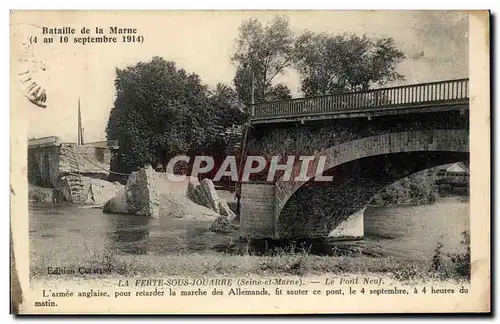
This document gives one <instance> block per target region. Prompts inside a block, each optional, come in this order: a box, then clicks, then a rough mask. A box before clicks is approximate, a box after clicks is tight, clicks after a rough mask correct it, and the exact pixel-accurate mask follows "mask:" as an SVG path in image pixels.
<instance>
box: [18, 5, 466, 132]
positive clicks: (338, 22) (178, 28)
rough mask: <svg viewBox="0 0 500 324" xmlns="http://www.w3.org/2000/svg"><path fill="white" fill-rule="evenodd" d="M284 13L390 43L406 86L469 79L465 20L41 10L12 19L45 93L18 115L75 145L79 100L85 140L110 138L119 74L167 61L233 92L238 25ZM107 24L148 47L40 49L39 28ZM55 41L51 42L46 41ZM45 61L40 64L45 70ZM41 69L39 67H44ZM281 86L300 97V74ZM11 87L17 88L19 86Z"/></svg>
mask: <svg viewBox="0 0 500 324" xmlns="http://www.w3.org/2000/svg"><path fill="white" fill-rule="evenodd" d="M277 14H280V15H286V16H287V17H288V19H289V22H290V25H291V27H292V29H293V31H294V32H295V33H296V34H300V33H302V32H303V31H305V30H310V31H314V32H326V33H329V34H332V35H335V34H339V33H343V32H352V33H356V34H358V35H363V34H366V35H367V36H372V37H392V38H394V40H395V43H396V45H397V46H398V47H399V48H400V49H401V50H402V51H403V52H404V53H405V54H406V56H407V59H406V60H404V61H403V62H402V63H401V64H399V66H398V68H397V70H398V72H399V73H401V74H403V75H404V76H405V78H406V80H405V81H404V82H402V83H401V84H412V83H420V82H430V81H438V80H446V79H455V78H464V77H468V50H469V49H468V19H467V15H466V14H464V13H461V12H451V11H441V12H436V11H363V12H359V11H282V12H276V11H183V12H180V11H149V12H132V11H129V12H91V11H89V12H83V11H82V12H58V13H54V12H52V13H51V12H37V13H34V12H32V13H29V12H28V13H19V15H13V17H12V18H11V48H12V56H11V62H12V64H11V65H12V69H11V70H12V75H14V74H15V73H16V71H18V70H21V69H23V68H22V66H20V64H18V62H17V61H16V58H17V57H18V56H19V53H20V52H19V50H16V48H17V49H18V48H19V44H20V43H21V42H22V41H26V39H29V36H38V40H39V41H38V42H37V43H36V44H32V46H31V49H30V51H31V52H30V53H32V56H33V58H34V60H35V61H36V64H38V65H42V66H43V67H44V69H40V68H34V69H33V78H34V79H35V80H37V83H39V84H41V85H42V86H43V87H44V88H45V89H46V91H47V95H48V99H47V107H46V108H40V107H37V106H35V105H33V104H31V103H29V101H28V100H25V98H24V97H23V94H22V90H20V89H17V90H18V91H16V89H13V90H12V93H13V94H15V95H14V97H13V100H12V105H13V107H12V109H23V113H24V112H25V115H26V116H27V118H28V120H29V123H28V129H27V134H28V136H29V137H42V136H52V135H57V136H60V137H61V138H62V139H63V140H64V141H68V142H76V138H77V103H78V98H80V104H81V111H82V122H83V127H84V138H85V141H86V142H91V141H100V140H104V139H105V138H106V135H105V128H106V124H107V121H108V117H109V111H110V109H111V108H112V107H113V102H114V98H115V88H114V83H113V82H114V78H115V71H116V68H125V67H127V66H130V65H134V64H136V63H138V62H140V61H149V60H151V59H152V57H153V56H161V57H163V58H165V59H166V60H172V61H175V62H176V63H177V65H178V67H181V68H184V69H185V70H186V71H188V72H195V73H197V74H198V75H199V76H200V77H201V80H202V81H203V83H205V84H207V85H208V86H210V87H214V86H215V85H216V84H217V83H218V82H222V83H225V84H232V79H233V76H234V71H235V67H234V66H233V65H232V63H231V62H230V57H231V55H232V53H233V52H234V49H235V45H234V40H235V38H236V37H237V35H238V27H239V26H240V24H241V23H242V22H243V21H244V20H247V19H249V18H257V19H259V20H261V21H262V22H263V23H266V22H268V21H269V20H271V19H272V18H273V17H274V16H275V15H277ZM110 26H118V27H124V28H137V35H142V36H144V42H143V43H142V44H134V43H119V44H88V45H81V44H73V43H71V37H73V35H72V36H70V41H69V42H68V43H60V42H59V35H56V36H54V39H55V42H54V43H53V44H43V42H42V41H41V40H42V39H43V37H44V35H42V28H43V27H48V28H54V27H57V28H61V27H73V28H75V29H76V33H77V34H76V35H74V36H77V37H78V36H81V35H79V32H80V30H81V29H82V27H87V28H89V29H91V31H92V34H91V36H95V32H94V31H95V27H102V28H103V29H104V31H105V33H108V30H109V27H110ZM47 36H50V35H45V37H47ZM40 62H42V63H40ZM38 65H37V66H38ZM276 82H284V83H286V84H287V85H288V86H289V87H290V88H291V89H292V93H293V95H294V96H295V97H298V96H300V90H299V89H300V79H299V76H298V75H297V73H296V72H294V71H293V70H289V71H287V72H286V73H285V74H284V75H282V76H280V77H279V78H278V79H276ZM12 85H13V87H17V88H19V87H18V86H17V84H16V83H15V82H13V83H12Z"/></svg>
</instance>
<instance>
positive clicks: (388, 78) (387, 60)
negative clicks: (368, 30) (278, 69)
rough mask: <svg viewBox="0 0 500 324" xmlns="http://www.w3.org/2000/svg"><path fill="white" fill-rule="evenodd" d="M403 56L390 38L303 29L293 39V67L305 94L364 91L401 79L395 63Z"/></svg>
mask: <svg viewBox="0 0 500 324" xmlns="http://www.w3.org/2000/svg"><path fill="white" fill-rule="evenodd" d="M404 58H405V55H404V53H403V52H401V51H400V50H399V49H398V48H397V47H396V45H395V43H394V40H393V39H392V38H369V37H366V36H364V35H363V36H362V37H359V36H357V35H353V34H342V35H337V36H331V35H327V34H324V33H321V34H315V33H312V32H309V31H306V32H305V33H303V34H302V35H301V36H300V37H298V38H297V40H296V42H295V66H296V68H297V70H298V71H299V74H300V76H301V83H302V84H301V89H302V91H303V92H304V94H305V95H306V96H314V95H325V94H331V93H337V92H342V91H357V90H367V89H369V88H371V87H373V86H375V85H383V84H386V83H388V82H392V81H397V80H403V79H404V77H403V76H402V75H400V74H399V73H397V72H396V66H397V64H399V63H400V62H401V61H402V60H403V59H404Z"/></svg>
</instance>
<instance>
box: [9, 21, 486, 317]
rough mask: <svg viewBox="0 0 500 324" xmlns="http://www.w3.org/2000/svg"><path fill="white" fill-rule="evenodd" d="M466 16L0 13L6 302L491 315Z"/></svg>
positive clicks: (52, 309) (73, 307) (55, 306)
mask: <svg viewBox="0 0 500 324" xmlns="http://www.w3.org/2000/svg"><path fill="white" fill-rule="evenodd" d="M479 13H482V14H483V15H482V16H481V15H480V14H479ZM479 13H478V17H480V18H481V19H482V20H481V21H483V22H484V23H485V25H483V26H484V27H483V28H486V31H488V19H489V18H488V13H487V12H479ZM471 19H476V21H479V20H480V19H478V18H475V17H474V16H473V15H472V14H470V13H469V12H466V11H148V12H132V11H122V12H120V11H100V12H91V11H88V12H86V11H81V12H77V11H64V12H63V11H61V12H57V11H47V12H42V13H40V12H36V11H13V12H11V47H12V48H11V82H12V90H11V91H12V101H11V111H12V114H13V115H12V117H11V118H12V119H11V123H12V131H11V132H12V136H11V141H13V142H16V141H19V142H18V143H21V144H20V145H19V146H16V148H15V151H12V152H13V153H12V154H13V155H14V154H16V157H12V159H11V165H14V160H17V161H21V163H24V164H23V167H20V168H19V170H18V171H16V170H17V168H16V169H13V167H12V166H11V176H12V178H11V179H12V180H11V196H13V193H12V192H13V191H14V192H15V193H16V194H15V200H14V201H13V202H12V204H13V211H12V213H13V214H12V215H11V222H12V224H13V225H12V231H13V232H14V234H13V238H14V245H16V238H20V239H19V240H20V241H21V242H23V243H21V245H18V246H16V247H18V248H19V249H20V250H17V251H21V249H22V251H23V252H22V255H19V254H16V255H15V264H16V266H14V267H13V269H14V270H13V271H17V270H16V269H18V268H21V267H20V266H19V264H20V262H21V264H24V262H26V265H27V267H26V269H24V270H19V271H18V272H17V273H18V274H19V282H21V284H20V286H19V289H20V290H19V291H21V290H22V291H23V292H22V295H23V297H21V295H20V294H18V295H16V294H14V293H13V297H12V298H13V300H14V302H15V303H16V301H17V306H15V307H16V309H17V311H18V312H20V313H27V314H36V313H66V312H69V313H73V312H78V309H79V308H78V307H82V309H85V311H84V312H88V313H102V312H110V311H112V312H134V313H138V312H139V311H138V309H141V312H142V311H143V310H144V311H147V310H149V311H151V312H153V310H154V312H165V313H172V312H176V310H183V311H185V312H187V313H212V312H217V313H239V314H249V313H262V314H265V313H275V312H278V313H296V312H300V313H302V312H304V313H317V312H321V313H325V312H326V313H328V312H331V313H338V312H345V313H351V312H372V313H378V312H427V311H434V312H436V311H438V312H453V311H454V309H453V307H457V310H460V311H473V312H477V311H482V312H485V311H489V307H490V306H489V298H490V297H489V261H488V260H489V259H488V258H489V252H487V251H489V245H488V246H480V247H479V248H478V249H480V250H481V251H484V252H482V253H488V255H487V256H486V258H487V259H484V260H486V263H484V264H483V263H481V264H479V263H477V264H478V266H480V267H481V271H479V270H478V271H472V272H471V264H472V263H473V261H474V260H476V257H475V256H476V254H475V253H476V252H472V253H471V249H472V247H471V246H472V244H471V237H473V236H474V234H472V235H471V233H475V232H476V230H475V229H474V228H475V227H474V226H473V225H472V223H473V222H474V220H473V219H472V218H473V217H475V221H478V222H479V221H480V222H481V224H482V225H478V226H482V227H483V228H484V229H485V230H487V232H485V233H486V235H487V236H488V237H489V209H488V208H489V193H488V192H485V191H476V192H475V191H474V190H473V187H471V182H472V181H473V180H471V179H472V178H473V177H476V179H478V181H479V179H480V178H481V177H482V178H481V179H485V178H487V181H489V180H488V179H489V176H490V174H489V164H487V165H486V167H484V165H483V168H482V167H481V164H480V163H481V162H482V161H480V163H479V164H478V162H477V160H476V164H474V163H471V155H472V154H470V153H471V150H473V151H474V152H476V151H477V150H481V146H480V145H484V147H483V150H484V149H486V151H484V152H486V154H488V155H485V156H487V157H488V158H487V159H488V161H489V137H488V135H489V124H482V126H479V128H482V129H483V133H480V132H477V133H474V134H478V135H474V134H473V135H472V136H476V137H475V141H473V139H472V136H470V134H472V133H473V132H476V130H471V128H472V127H471V124H473V119H474V118H478V120H479V123H480V122H481V118H483V120H484V119H485V118H489V106H488V105H489V100H488V98H489V92H486V96H484V95H483V96H482V99H481V100H482V101H481V103H485V104H486V106H484V105H483V108H478V109H476V110H475V113H476V114H481V113H483V114H486V115H475V116H476V117H473V115H472V112H471V111H472V110H473V109H469V107H470V105H471V104H472V101H474V100H473V99H472V98H477V97H480V96H481V95H482V94H480V95H477V96H473V95H472V94H471V93H472V91H473V89H478V88H480V87H481V86H480V84H481V82H485V83H484V84H486V85H487V86H486V87H485V89H486V91H487V89H488V88H489V86H488V84H489V83H488V82H489V81H488V80H489V79H488V73H486V74H484V73H483V74H482V75H481V76H482V78H475V79H474V77H473V76H471V75H470V72H469V71H471V70H472V69H471V64H472V63H471V62H472V59H471V53H472V50H474V48H471V46H472V45H471V44H472V40H471V37H472V36H471V35H472V33H473V32H472V30H471V27H470V26H472V25H471V24H472V23H471ZM476 31H477V28H476ZM481 44H482V43H481ZM484 46H489V44H488V43H485V44H484ZM475 49H477V50H478V51H480V50H481V49H480V48H479V47H476V48H475ZM488 52H489V49H488V48H484V53H482V54H481V55H483V56H484V55H486V58H488V57H489V56H488ZM481 62H483V61H481ZM476 71H478V70H476ZM477 85H479V86H477ZM483 93H484V92H483ZM478 100H479V99H478ZM477 102H478V101H476V102H475V103H474V104H477ZM487 107H488V108H487ZM470 112H471V113H470ZM16 113H17V116H18V118H17V119H16V121H15V120H14V119H15V118H14V115H15V114H16ZM476 125H477V124H476ZM476 129H477V128H476ZM484 132H486V133H484ZM14 133H15V134H14ZM481 134H482V135H481ZM484 134H486V135H484ZM480 136H483V137H480ZM485 136H486V137H485ZM481 141H483V142H481ZM477 143H479V144H477ZM13 150H14V148H13ZM18 150H19V152H20V151H22V152H20V153H17V151H18ZM483 160H485V159H483ZM16 172H18V176H17V177H16V176H14V175H13V174H14V173H16ZM478 172H483V173H478ZM471 175H472V177H471ZM15 179H19V181H16V182H14V181H15ZM482 183H484V182H482ZM488 188H489V187H488ZM476 189H477V187H476ZM20 190H22V192H25V194H21V195H20V194H19V192H21V191H20ZM475 195H477V196H479V197H480V199H482V200H481V201H485V202H487V205H485V204H483V205H482V206H478V205H477V204H476V205H475V207H474V206H473V204H472V202H471V197H474V196H475ZM23 199H24V205H23ZM16 201H17V203H16ZM16 204H17V207H16V208H19V209H16V208H14V207H15V206H14V205H16ZM481 207H483V208H484V210H481V209H480V208H481ZM473 208H479V209H473ZM15 210H20V213H21V211H22V212H23V213H25V214H26V217H24V216H23V217H24V219H23V220H22V221H21V220H20V221H19V222H20V223H18V225H14V223H15V221H14V219H15V218H17V217H18V215H16V214H15ZM473 210H475V211H474V212H473ZM473 215H474V216H473ZM476 228H477V226H476ZM478 233H479V232H478ZM478 235H480V236H481V234H478ZM484 237H485V238H486V236H484ZM18 242H19V241H18ZM481 242H483V243H484V241H481ZM488 242H489V239H488ZM481 244H482V243H481ZM488 244H489V243H488ZM19 246H21V247H19ZM473 251H475V250H473ZM485 267H486V268H485ZM484 271H487V272H484ZM21 272H22V273H21ZM474 273H476V274H479V273H481V274H482V275H481V276H482V277H481V280H480V281H476V283H475V282H474V278H472V277H473V274H474ZM471 278H472V279H471ZM25 279H26V280H27V282H24V280H25ZM23 282H24V283H23ZM23 285H24V286H23ZM25 287H27V289H28V291H26V288H25ZM13 289H15V288H13ZM354 295H356V296H354ZM16 296H17V297H16ZM204 296H205V297H204ZM475 296H482V298H480V297H475ZM165 298H167V299H165ZM202 298H205V299H203V300H207V302H206V303H205V302H204V301H201V300H202ZM217 298H220V299H217ZM251 298H254V299H251ZM263 298H264V299H265V300H264V299H263ZM440 298H441V299H444V298H446V302H445V303H440V302H439V300H441V299H440ZM280 299H282V300H283V302H281V301H280ZM356 300H359V302H360V303H361V304H362V306H359V307H360V308H356ZM423 300H425V302H424V301H423ZM226 301H230V302H229V303H228V304H227V305H226V306H227V308H226V309H224V308H221V305H220V304H219V303H220V302H226ZM252 301H259V302H258V304H257V303H256V304H254V305H250V304H252ZM289 301H293V302H295V303H297V304H296V305H295V306H294V307H292V306H293V304H289ZM383 301H386V302H388V301H391V302H390V303H392V302H395V301H396V302H395V304H393V305H394V307H393V308H391V305H390V304H387V303H385V302H383ZM165 302H167V303H169V304H171V305H169V306H165V305H161V304H163V303H165ZM285 302H286V303H288V304H287V305H288V309H287V308H283V304H282V303H285ZM152 303H153V304H154V305H152ZM192 303H201V304H204V305H203V306H201V305H200V306H199V307H197V308H192V307H193V305H191V308H190V307H189V304H192ZM332 303H335V304H337V305H335V306H332V305H331V304H332ZM398 303H399V304H398ZM139 304H141V305H143V306H144V307H143V308H139ZM244 304H249V305H248V306H247V305H244ZM301 304H302V305H301ZM382 304H383V305H382ZM217 305H218V306H217ZM277 305H281V306H277ZM315 305H317V306H315ZM329 305H330V306H329ZM417 305H419V306H417ZM453 305H454V306H453ZM273 306H274V309H273ZM315 307H317V308H315ZM412 307H414V308H412ZM440 307H441V308H440ZM356 309H357V310H356Z"/></svg>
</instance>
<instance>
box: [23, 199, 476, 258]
mask: <svg viewBox="0 0 500 324" xmlns="http://www.w3.org/2000/svg"><path fill="white" fill-rule="evenodd" d="M29 215H30V220H29V224H30V229H29V237H30V251H31V253H32V255H33V254H36V255H38V256H39V255H43V254H45V253H49V254H52V255H57V256H61V259H63V258H64V259H68V258H72V257H74V258H78V256H80V255H82V254H87V255H88V253H89V251H93V250H95V249H103V248H104V249H109V250H111V251H113V252H116V253H120V254H128V255H130V254H134V255H156V256H161V255H167V254H189V253H217V252H220V251H226V252H227V251H228V248H229V247H232V246H234V245H235V244H238V243H237V242H238V240H237V236H235V234H219V233H217V234H216V233H213V232H210V231H208V228H209V226H210V223H211V221H200V220H193V219H191V220H187V219H175V218H169V219H166V218H162V219H151V218H146V217H138V216H134V215H117V214H103V213H102V211H101V210H100V209H95V208H81V207H78V206H72V205H61V206H56V207H53V206H51V205H49V204H31V205H30V208H29ZM364 227H365V239H364V240H363V241H361V242H356V243H354V244H356V245H360V246H363V247H365V248H366V249H368V250H373V251H379V252H380V254H381V255H385V256H394V257H405V258H413V259H429V258H430V257H431V256H432V254H433V253H434V249H435V248H436V246H437V244H438V242H441V243H442V244H443V245H444V247H443V251H444V252H450V253H453V252H458V251H460V250H461V248H462V247H461V246H460V240H461V239H462V236H461V233H462V232H463V231H468V230H469V203H467V202H462V201H460V199H458V198H453V197H449V198H442V199H440V200H438V201H437V202H436V203H435V204H432V205H420V206H393V207H368V208H367V209H366V211H365V220H364ZM342 244H346V243H342Z"/></svg>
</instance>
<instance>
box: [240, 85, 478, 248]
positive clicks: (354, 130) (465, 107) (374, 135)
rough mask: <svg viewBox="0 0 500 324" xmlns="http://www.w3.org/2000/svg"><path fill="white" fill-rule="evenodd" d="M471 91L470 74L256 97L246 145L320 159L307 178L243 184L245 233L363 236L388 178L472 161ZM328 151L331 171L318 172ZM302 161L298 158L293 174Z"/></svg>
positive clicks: (251, 151) (255, 151) (258, 151)
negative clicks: (366, 215) (278, 98)
mask: <svg viewBox="0 0 500 324" xmlns="http://www.w3.org/2000/svg"><path fill="white" fill-rule="evenodd" d="M468 98H469V96H468V80H467V79H460V80H450V81H442V82H433V83H426V84H416V85H409V86H403V87H393V88H384V89H377V90H371V91H364V92H353V93H345V94H338V95H332V96H323V97H312V98H303V99H294V100H288V101H282V102H275V103H273V102H272V103H264V104H257V105H254V106H253V107H252V119H251V123H250V126H249V127H248V128H247V130H246V139H245V141H244V149H243V151H244V152H245V154H246V155H264V156H265V157H267V158H268V159H270V157H271V156H276V155H278V156H281V157H282V159H281V160H282V161H286V158H287V157H288V156H306V155H307V156H314V160H313V161H312V163H310V166H311V167H310V168H309V169H308V171H307V175H308V178H310V180H308V181H305V180H302V181H283V178H280V176H278V177H277V180H275V181H272V182H267V181H265V180H266V179H265V178H263V177H259V175H255V176H254V177H253V178H251V181H250V182H247V183H240V184H239V186H240V193H241V201H240V203H241V206H240V221H241V230H240V231H241V232H242V235H243V236H247V237H249V238H271V239H299V238H322V237H328V236H333V237H336V238H343V239H346V238H361V237H363V211H364V209H365V208H366V206H367V205H368V203H369V202H370V201H371V200H372V198H373V197H374V196H375V195H376V194H377V193H378V192H380V191H381V190H382V189H384V188H385V187H386V186H388V185H390V184H392V183H394V182H396V181H398V180H400V179H402V178H404V177H407V176H408V175H411V174H412V173H415V172H418V171H421V170H425V169H428V168H432V167H436V166H439V165H442V164H446V163H451V162H457V161H468V157H469V99H468ZM320 157H324V159H326V163H325V168H324V170H325V171H324V172H323V175H326V176H331V177H332V180H331V181H327V182H318V181H315V180H314V176H315V175H316V168H315V167H314V166H315V165H317V163H318V161H319V159H320ZM299 170H300V164H299V163H297V164H295V165H294V167H293V171H292V179H294V175H298V173H299ZM264 173H265V174H266V175H267V172H263V174H264Z"/></svg>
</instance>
